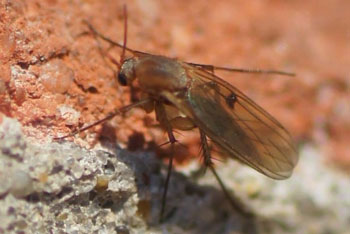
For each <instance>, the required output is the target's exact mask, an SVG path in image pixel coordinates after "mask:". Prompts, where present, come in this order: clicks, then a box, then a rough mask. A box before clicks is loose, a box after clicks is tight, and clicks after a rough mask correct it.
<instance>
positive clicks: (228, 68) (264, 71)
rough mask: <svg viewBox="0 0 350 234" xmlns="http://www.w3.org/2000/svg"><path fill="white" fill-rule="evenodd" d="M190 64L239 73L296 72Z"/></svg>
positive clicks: (286, 74)
mask: <svg viewBox="0 0 350 234" xmlns="http://www.w3.org/2000/svg"><path fill="white" fill-rule="evenodd" d="M188 64H189V65H192V66H195V67H200V68H202V69H204V70H208V71H211V72H212V73H214V70H221V71H228V72H239V73H255V74H270V75H281V76H295V73H292V72H285V71H279V70H263V69H246V68H233V67H232V68H230V67H218V66H213V65H209V64H198V63H188Z"/></svg>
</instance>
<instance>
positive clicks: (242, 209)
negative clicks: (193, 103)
mask: <svg viewBox="0 0 350 234" xmlns="http://www.w3.org/2000/svg"><path fill="white" fill-rule="evenodd" d="M199 133H200V139H201V144H202V150H203V157H204V165H205V166H206V167H207V168H209V170H210V171H211V172H212V173H213V174H214V176H215V178H216V180H217V181H218V182H219V184H220V187H221V189H222V191H223V192H224V194H225V196H226V198H227V199H228V200H229V202H230V203H231V205H232V207H233V208H234V209H235V210H237V211H238V212H239V213H241V214H242V215H244V216H246V217H254V216H255V215H254V214H253V213H252V211H250V210H248V208H247V207H246V206H245V205H244V204H243V203H242V202H241V201H240V199H239V198H238V197H237V196H236V195H235V194H234V193H233V192H231V193H230V192H229V191H228V190H227V188H226V186H225V184H224V183H223V182H222V180H221V179H220V177H219V175H218V174H217V172H216V170H215V168H214V163H213V161H212V159H211V155H210V149H209V145H208V140H207V136H206V134H205V133H204V132H203V131H202V130H201V129H199Z"/></svg>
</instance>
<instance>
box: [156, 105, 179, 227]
mask: <svg viewBox="0 0 350 234" xmlns="http://www.w3.org/2000/svg"><path fill="white" fill-rule="evenodd" d="M155 111H156V115H157V120H158V121H159V123H160V125H161V126H162V127H163V128H165V130H166V131H167V133H168V139H169V143H170V144H171V147H172V154H171V156H170V158H169V164H168V173H167V176H166V179H165V182H164V190H163V196H162V206H161V211H160V217H159V221H160V222H162V221H163V215H164V211H165V204H166V195H167V192H168V186H169V181H170V176H171V171H172V168H173V159H174V144H175V143H176V138H175V136H174V133H173V129H172V127H171V124H170V121H169V119H168V117H167V115H166V111H165V108H164V104H162V103H161V102H156V105H155Z"/></svg>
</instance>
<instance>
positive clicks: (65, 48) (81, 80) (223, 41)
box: [0, 0, 350, 166]
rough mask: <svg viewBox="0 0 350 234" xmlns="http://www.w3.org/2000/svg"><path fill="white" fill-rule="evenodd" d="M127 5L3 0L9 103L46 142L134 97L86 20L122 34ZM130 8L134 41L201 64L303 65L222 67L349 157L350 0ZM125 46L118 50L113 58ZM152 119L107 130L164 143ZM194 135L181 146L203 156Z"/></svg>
mask: <svg viewBox="0 0 350 234" xmlns="http://www.w3.org/2000/svg"><path fill="white" fill-rule="evenodd" d="M122 4H123V1H112V0H111V1H93V0H86V1H83V0H81V1H78V0H77V1H63V0H62V1H59V0H57V1H55V0H51V1H34V0H32V1H31V0H28V1H19V0H18V1H6V3H4V2H2V5H1V8H0V41H1V46H0V49H1V51H0V60H1V63H0V64H1V65H0V72H1V73H0V74H1V77H0V111H1V112H3V113H4V114H5V115H8V116H12V117H14V118H17V119H18V120H19V121H20V122H21V123H22V124H23V125H24V126H25V129H24V131H25V132H26V134H27V135H30V136H33V137H36V138H37V139H44V138H46V137H47V136H57V135H63V134H66V133H69V132H70V131H71V130H72V129H76V128H77V127H79V126H81V125H82V124H84V123H91V122H93V121H95V120H97V119H100V118H102V117H104V116H105V115H106V114H107V113H108V112H110V111H112V110H113V109H114V108H116V107H121V106H122V105H124V104H127V103H129V100H130V97H129V92H128V89H127V88H120V87H118V84H117V82H116V80H115V79H114V78H113V70H112V69H111V66H113V65H112V64H110V63H108V62H106V61H104V60H103V58H102V56H101V54H100V53H99V51H98V49H97V43H96V40H95V39H94V38H93V37H92V36H91V35H88V34H86V32H87V27H86V25H84V24H83V20H84V19H86V20H88V21H89V22H91V23H92V24H93V25H94V26H95V27H96V28H97V29H98V30H99V31H100V32H103V33H104V34H105V35H107V36H109V37H111V38H113V39H114V40H117V41H119V42H120V41H122V37H123V15H122ZM127 7H128V14H129V15H128V16H129V21H128V23H129V28H128V30H129V33H128V46H129V47H130V48H133V49H136V50H140V51H146V52H149V53H155V54H163V55H167V56H170V57H178V58H181V59H182V60H185V61H191V62H197V63H206V64H215V65H221V66H236V67H246V68H274V69H279V70H286V71H293V72H296V73H297V77H295V78H289V77H278V76H275V77H271V76H264V75H249V74H248V75H247V74H245V75H241V74H228V73H219V75H220V76H221V77H223V78H225V79H226V80H229V81H230V82H231V83H232V84H234V85H235V86H236V87H238V88H240V89H241V90H242V91H244V92H245V93H246V94H247V95H248V96H250V97H251V98H252V99H253V100H255V101H256V102H257V103H259V104H260V105H261V106H262V107H264V108H265V109H266V110H268V111H269V112H270V113H272V114H273V115H274V116H275V117H276V118H277V119H278V120H280V121H281V122H282V123H283V124H284V125H285V126H286V127H287V128H288V129H289V130H290V132H291V133H292V135H293V136H294V137H295V139H296V141H297V142H299V143H301V142H303V141H304V140H307V141H311V142H313V143H315V144H316V145H318V146H319V147H320V148H321V150H322V151H323V152H324V153H325V155H326V156H327V157H328V158H332V159H334V160H335V162H339V163H342V165H348V166H349V165H350V148H349V147H348V142H350V135H349V134H348V133H349V132H350V93H349V92H350V91H349V90H350V88H349V87H350V83H349V65H350V64H349V61H350V44H349V40H350V31H349V30H350V14H348V9H349V8H350V2H349V1H347V0H334V1H327V0H322V1H320V0H311V1H301V0H295V1H273V0H261V1H243V0H236V1H220V2H218V1H199V0H195V1H152V0H147V1H141V0H138V1H136V0H135V1H128V4H127ZM103 46H104V48H107V45H106V44H103ZM119 54H120V51H118V50H113V51H111V55H112V56H114V57H115V58H116V59H119V58H118V55H119ZM114 69H116V68H114ZM154 124H155V122H154V121H153V120H152V115H151V116H148V117H146V115H145V114H144V112H143V111H141V110H136V109H135V110H133V111H131V112H130V113H128V114H127V115H126V116H125V117H116V118H115V119H114V120H112V121H110V122H109V125H110V126H112V128H111V127H109V128H108V127H106V128H105V130H106V131H104V135H106V136H109V137H111V136H112V137H113V134H114V133H115V134H116V138H117V139H118V141H119V142H124V143H127V142H128V139H133V138H130V136H131V135H135V132H136V133H143V134H144V138H145V142H150V141H155V142H157V143H158V144H159V143H163V142H164V141H166V138H165V134H164V133H162V131H160V130H157V129H156V128H154V127H153V125H154ZM99 129H101V127H96V128H95V129H94V130H91V131H90V132H89V133H92V132H100V130H99ZM136 135H137V134H136ZM186 135H187V134H186ZM188 135H190V136H191V137H188V138H186V139H184V140H182V142H183V143H184V144H189V145H190V147H191V148H190V152H191V153H192V154H196V151H197V146H194V144H191V143H195V142H197V138H196V137H194V136H196V134H195V133H189V134H188ZM136 137H137V136H136ZM89 139H92V140H91V141H90V143H93V142H95V141H96V139H95V138H93V137H92V138H89ZM138 147H142V145H141V146H138ZM143 147H146V146H143ZM131 148H132V147H131Z"/></svg>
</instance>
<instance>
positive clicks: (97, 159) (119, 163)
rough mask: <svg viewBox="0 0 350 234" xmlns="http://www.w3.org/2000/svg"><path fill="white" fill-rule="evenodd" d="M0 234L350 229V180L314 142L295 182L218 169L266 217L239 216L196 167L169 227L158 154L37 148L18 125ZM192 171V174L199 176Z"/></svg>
mask: <svg viewBox="0 0 350 234" xmlns="http://www.w3.org/2000/svg"><path fill="white" fill-rule="evenodd" d="M0 139H1V141H0V150H1V151H0V152H1V154H0V172H1V174H0V177H1V178H0V180H1V185H2V186H1V191H0V197H1V200H0V220H1V223H0V232H3V233H4V232H13V233H19V232H21V231H22V232H25V233H49V232H51V233H348V230H349V229H350V224H349V222H348V221H349V219H350V183H349V180H348V177H347V176H345V175H344V174H342V173H340V172H338V171H333V170H332V169H329V168H327V167H325V166H324V165H323V164H322V162H320V161H319V158H320V157H319V152H317V151H315V149H314V148H311V147H308V146H305V147H303V150H302V152H301V160H300V163H299V166H298V167H297V168H296V170H295V173H294V175H293V177H292V178H291V179H288V180H286V181H274V180H271V179H268V178H266V177H264V176H262V175H260V174H258V173H257V172H255V171H253V170H252V169H250V168H247V167H244V166H242V165H240V164H238V163H236V162H234V161H232V160H231V161H229V162H228V163H226V164H220V163H219V165H218V167H217V169H218V172H219V174H220V175H221V177H222V178H223V180H224V182H225V183H226V185H227V186H228V188H230V189H232V190H233V191H235V193H236V194H237V196H238V197H239V198H240V200H241V201H242V202H243V203H244V204H245V205H246V206H247V207H249V208H250V209H251V210H253V211H254V213H255V214H256V215H257V217H256V218H255V219H251V218H246V217H244V216H242V215H240V214H239V213H238V212H236V211H235V210H234V209H233V208H232V207H231V206H230V204H229V203H228V201H227V200H226V198H225V196H224V195H223V193H222V192H221V191H220V189H219V188H218V184H217V182H216V181H215V178H214V177H213V176H212V175H211V174H210V173H209V172H208V173H206V174H205V175H204V176H201V177H198V178H196V177H193V174H194V172H195V170H194V169H193V168H195V167H192V166H191V165H188V166H187V167H184V168H182V171H183V172H184V173H185V174H187V176H185V175H183V174H181V173H179V172H174V173H173V176H172V178H171V182H170V187H169V192H168V194H169V195H168V198H167V205H166V219H165V221H164V222H163V223H159V222H158V220H159V212H160V204H161V202H160V201H161V195H162V185H163V183H164V178H165V170H164V169H165V168H166V167H165V166H164V165H161V163H160V161H159V160H157V159H156V158H155V157H154V155H153V154H152V153H145V152H139V153H135V152H134V153H132V152H129V151H127V150H123V149H120V148H119V147H117V146H112V145H109V146H96V147H95V148H94V149H90V150H87V149H84V148H81V147H79V146H78V145H76V144H74V143H71V142H61V143H59V142H52V141H46V142H37V141H35V140H33V139H31V138H27V137H25V136H24V135H23V133H22V132H21V126H20V124H19V122H18V121H16V120H14V119H10V118H7V117H4V118H3V120H2V123H1V125H0ZM191 175H192V176H191Z"/></svg>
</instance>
